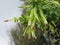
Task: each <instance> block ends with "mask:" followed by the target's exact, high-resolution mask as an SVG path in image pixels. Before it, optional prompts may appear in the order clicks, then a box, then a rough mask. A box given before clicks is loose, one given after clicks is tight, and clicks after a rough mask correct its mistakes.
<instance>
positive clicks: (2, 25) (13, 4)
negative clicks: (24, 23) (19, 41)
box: [0, 0, 24, 45]
mask: <svg viewBox="0 0 60 45" xmlns="http://www.w3.org/2000/svg"><path fill="white" fill-rule="evenodd" d="M23 4H24V3H23V1H20V0H0V45H11V38H10V37H11V36H10V32H9V31H10V30H15V29H18V28H17V27H18V26H17V24H16V23H14V22H4V20H5V19H11V18H13V17H14V16H16V17H18V16H20V14H21V13H22V9H20V8H18V7H19V6H21V5H23ZM13 45H14V43H13Z"/></svg>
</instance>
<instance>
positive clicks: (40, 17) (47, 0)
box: [14, 0, 60, 41]
mask: <svg viewBox="0 0 60 45" xmlns="http://www.w3.org/2000/svg"><path fill="white" fill-rule="evenodd" d="M24 1H25V5H24V6H21V7H20V8H23V9H25V13H23V14H22V15H21V17H19V18H18V20H17V19H16V18H14V20H15V22H17V21H20V23H21V25H22V26H23V28H22V32H23V33H22V35H23V36H24V37H25V38H27V40H28V39H32V40H33V39H37V38H38V37H37V35H38V30H39V31H42V32H43V33H41V34H42V35H44V34H45V33H46V32H48V31H50V33H49V34H53V35H54V34H55V33H56V29H58V28H57V27H56V26H57V23H58V22H59V20H60V1H59V0H24ZM57 33H58V32H57ZM47 34H48V33H47ZM58 35H59V34H58ZM45 36H46V35H45ZM54 36H55V35H54ZM59 36H60V35H59ZM52 41H54V40H52Z"/></svg>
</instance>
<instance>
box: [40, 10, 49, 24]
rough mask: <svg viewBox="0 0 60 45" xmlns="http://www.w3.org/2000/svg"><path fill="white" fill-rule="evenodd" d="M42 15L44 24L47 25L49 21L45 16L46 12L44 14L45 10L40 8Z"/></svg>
mask: <svg viewBox="0 0 60 45" xmlns="http://www.w3.org/2000/svg"><path fill="white" fill-rule="evenodd" d="M40 16H41V18H42V20H43V22H44V24H45V25H47V24H48V22H47V20H46V18H45V16H44V14H43V11H42V10H41V9H40Z"/></svg>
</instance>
